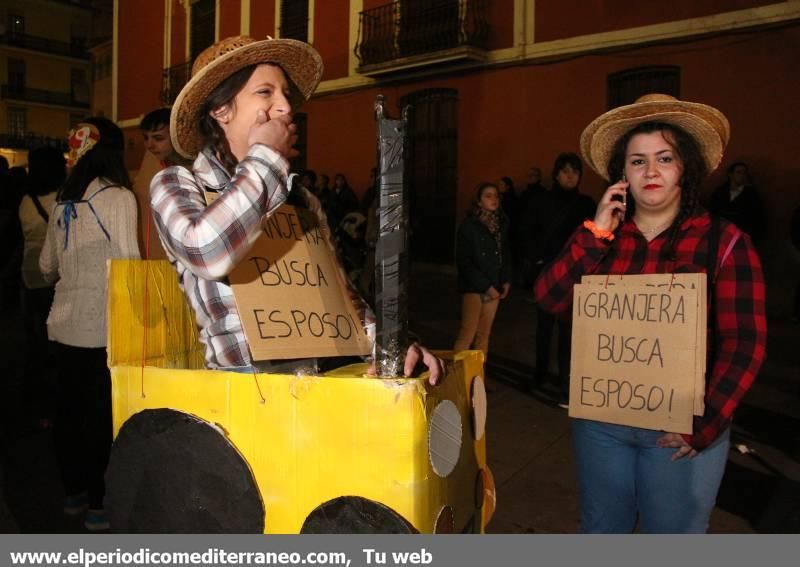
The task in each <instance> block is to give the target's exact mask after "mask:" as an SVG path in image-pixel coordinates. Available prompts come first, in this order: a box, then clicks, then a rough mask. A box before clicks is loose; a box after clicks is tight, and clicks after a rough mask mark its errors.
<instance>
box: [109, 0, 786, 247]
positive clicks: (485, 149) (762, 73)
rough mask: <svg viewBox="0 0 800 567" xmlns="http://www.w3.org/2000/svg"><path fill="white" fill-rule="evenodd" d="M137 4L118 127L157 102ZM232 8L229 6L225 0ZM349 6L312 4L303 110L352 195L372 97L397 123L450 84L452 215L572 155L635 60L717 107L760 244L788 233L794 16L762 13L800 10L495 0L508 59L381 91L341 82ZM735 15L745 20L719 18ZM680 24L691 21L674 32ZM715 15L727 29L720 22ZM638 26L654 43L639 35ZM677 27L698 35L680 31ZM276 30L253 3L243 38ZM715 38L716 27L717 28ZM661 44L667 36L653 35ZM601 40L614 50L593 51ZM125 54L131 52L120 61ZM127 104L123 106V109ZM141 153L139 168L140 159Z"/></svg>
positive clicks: (497, 54) (496, 28)
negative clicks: (313, 50)
mask: <svg viewBox="0 0 800 567" xmlns="http://www.w3.org/2000/svg"><path fill="white" fill-rule="evenodd" d="M146 1H147V3H148V5H149V3H150V2H151V1H152V2H154V5H155V6H156V8H155V9H154V10H151V11H150V12H149V13H148V15H146V16H145V15H144V14H143V12H145V11H144V10H141V9H139V10H138V12H139V14H138V15H137V14H130V17H128V16H126V19H125V20H124V21H125V26H124V28H125V29H126V30H127V31H126V32H125V34H127V35H125V34H123V33H121V34H120V57H121V63H120V77H122V73H123V71H122V69H125V73H128V74H130V75H132V76H134V77H135V78H136V79H135V82H136V83H137V85H136V86H137V87H138V88H144V87H145V86H147V88H148V89H149V93H150V94H147V96H146V97H145V96H137V97H134V96H132V95H131V94H130V93H126V92H125V89H123V88H122V80H121V82H120V97H121V98H120V109H123V108H125V112H122V111H121V112H120V118H122V119H130V118H132V117H133V116H137V115H138V114H139V113H141V112H143V111H144V106H145V104H144V103H143V102H142V101H150V99H149V98H147V97H151V98H153V99H154V100H155V98H154V97H157V93H158V88H159V84H160V83H159V81H160V73H161V69H160V65H153V64H152V61H162V60H163V56H160V55H159V54H160V52H159V49H161V48H163V46H161V47H159V37H160V35H157V34H152V38H153V41H151V42H149V45H148V46H147V51H146V56H144V57H138V56H137V57H135V58H134V57H132V56H131V54H130V52H131V48H130V47H125V46H124V45H123V44H124V43H125V42H132V41H134V40H135V38H137V37H141V35H142V33H143V32H142V30H147V29H155V30H159V29H161V28H159V25H163V20H162V23H161V24H159V23H158V19H159V18H163V2H162V1H161V0H146ZM229 1H233V0H223V1H222V2H221V4H227V3H228V2H229ZM234 3H236V2H235V1H234ZM386 3H387V1H386V0H362V2H352V4H353V5H355V6H358V5H359V4H360V5H361V9H362V10H368V9H370V8H374V7H377V6H380V5H383V4H386ZM121 4H123V5H124V4H126V3H125V2H122V3H121ZM137 4H138V3H137ZM350 5H351V2H349V1H346V0H341V1H337V2H328V1H322V0H317V1H316V2H315V3H314V6H315V13H314V15H313V23H314V26H315V27H314V30H313V37H314V44H315V47H317V48H318V49H319V50H320V52H321V53H322V56H323V60H324V61H325V65H326V73H325V76H324V81H329V83H323V85H322V87H321V89H320V91H319V92H320V93H321V94H318V95H317V96H316V97H315V98H314V99H313V100H312V101H311V102H310V103H308V104H307V106H306V107H305V109H304V111H305V112H307V114H308V151H307V163H308V164H309V166H310V167H312V168H314V169H316V170H317V171H319V172H325V173H328V174H334V173H336V172H342V173H344V174H346V175H347V177H348V179H349V180H350V182H351V185H352V186H353V187H354V189H355V190H356V191H357V192H362V191H363V190H364V188H365V187H366V183H367V179H368V174H369V170H370V168H371V167H373V165H374V159H375V157H374V156H375V123H374V119H373V114H372V107H373V103H374V99H375V96H376V95H377V94H379V93H381V94H384V95H385V96H386V99H387V106H388V108H389V110H390V113H391V114H393V115H395V116H396V115H398V114H399V109H398V108H397V104H398V101H399V100H400V98H401V97H402V96H404V95H406V94H408V93H411V92H414V91H417V90H421V89H426V88H452V89H457V91H458V97H459V135H458V164H459V165H458V187H459V196H458V201H457V202H458V205H457V208H458V211H457V213H458V217H459V218H460V217H461V216H462V215H463V213H464V211H465V209H466V207H467V206H468V202H469V199H470V198H471V195H472V189H473V188H474V187H475V185H476V184H477V183H478V182H480V181H482V180H486V179H497V178H498V177H500V176H504V175H510V176H511V177H512V178H513V179H514V180H515V182H516V183H518V184H520V183H524V176H525V172H526V171H527V169H528V168H529V167H530V166H532V165H538V166H540V167H541V168H542V169H543V170H544V171H545V173H546V176H547V177H549V170H550V167H551V164H552V162H553V160H554V158H555V157H556V155H557V154H558V153H559V152H561V151H577V149H578V137H579V135H580V132H581V131H582V129H583V128H584V127H585V126H586V125H587V124H588V122H589V121H590V120H591V119H592V118H594V117H595V116H597V115H598V114H600V113H601V112H603V111H604V110H605V109H606V101H607V93H606V83H607V77H608V75H609V74H610V73H614V72H617V71H621V70H625V69H630V68H634V67H640V66H649V65H677V66H679V67H680V69H681V85H680V87H681V95H682V98H685V99H687V100H697V101H701V102H706V103H709V104H712V105H715V106H717V107H718V108H720V109H721V110H723V112H725V113H726V114H727V115H728V117H729V118H730V120H731V123H732V127H733V136H732V139H731V144H730V147H729V149H728V152H727V154H726V156H727V157H726V163H729V162H730V161H732V160H734V159H739V158H742V159H745V160H747V161H749V162H750V163H751V168H752V171H753V175H754V177H755V179H756V181H757V183H758V185H759V186H760V188H761V189H762V192H763V193H764V194H765V197H766V200H767V205H768V210H769V215H770V221H771V222H770V230H771V232H770V235H769V237H770V239H771V241H773V242H779V241H780V242H782V240H781V239H783V238H784V237H785V235H786V232H787V228H786V225H787V223H788V215H789V214H790V212H791V211H792V210H793V208H794V207H795V206H797V205H798V202H800V191H798V188H799V187H798V182H797V181H796V180H797V179H798V175H797V173H798V171H797V168H798V166H797V165H796V159H795V158H794V156H791V155H790V154H789V151H790V150H789V148H792V147H794V145H796V142H795V141H796V140H797V139H798V135H800V131H798V121H793V120H787V119H786V117H787V116H792V115H793V114H792V113H793V112H794V106H795V101H796V100H800V84H798V83H799V82H800V79H798V77H800V73H798V71H800V69H798V61H800V57H798V55H800V53H798V52H799V51H800V48H798V46H800V23H798V22H799V21H800V19H798V18H797V16H791V17H790V18H789V19H786V18H783V19H781V18H780V17H779V18H778V19H777V20H776V19H774V18H773V19H770V18H771V17H772V16H770V17H765V16H764V14H765V13H767V12H769V13H770V14H772V15H773V16H774V14H776V13H778V14H780V13H781V11H786V12H791V10H796V7H794V8H793V6H796V3H793V2H788V3H776V2H774V1H772V2H770V1H769V0H730V1H726V2H725V3H720V2H718V1H714V0H697V1H695V2H680V3H672V4H670V5H669V6H667V5H661V4H658V3H642V2H637V3H634V2H633V1H632V0H615V2H613V3H612V2H607V1H600V0H586V1H583V0H580V1H579V0H564V1H563V2H549V1H542V0H540V1H538V2H535V1H534V0H504V1H493V2H491V3H490V6H491V8H490V18H491V26H492V33H491V37H490V47H491V49H492V50H493V51H491V53H490V61H494V62H501V63H503V65H496V66H488V67H486V68H482V69H477V70H472V71H469V72H461V73H448V72H447V71H446V70H445V71H441V72H440V73H439V74H438V75H437V76H435V78H424V79H422V78H415V77H413V76H407V77H406V78H397V77H395V78H393V80H392V81H391V82H384V83H382V84H379V86H375V85H374V84H371V81H370V80H368V79H366V78H364V77H362V76H360V75H358V74H354V75H350V76H348V59H349V54H350V52H351V50H352V45H350V41H349V38H350V30H349V29H348V26H349V22H350V16H349V13H348V10H347V8H349V6H350ZM158 6H161V8H160V9H159V8H158ZM237 8H238V6H237V7H236V8H234V9H232V10H231V12H229V13H227V12H226V11H225V10H227V8H225V9H224V10H223V12H222V13H221V14H220V29H221V33H222V30H223V29H225V30H235V28H236V25H235V21H236V17H235V16H234V14H240V12H239V10H238V9H237ZM732 10H741V12H736V13H735V14H728V13H725V14H721V15H719V14H720V13H721V12H722V11H725V12H729V11H732ZM159 14H160V15H159ZM523 14H524V16H525V17H524V18H522V15H523ZM715 14H717V16H715ZM708 16H713V17H711V18H707V17H708ZM515 18H517V20H516V21H515ZM688 18H695V19H693V20H689V21H688V22H686V23H685V25H684V24H683V23H681V25H678V26H676V25H675V23H676V21H683V20H686V19H688ZM697 18H701V19H697ZM703 18H704V19H703ZM759 18H762V19H763V20H764V22H765V23H773V24H775V26H774V27H772V28H766V27H761V28H758V27H751V28H739V29H734V28H736V27H737V26H738V25H740V24H741V23H742V22H745V23H747V22H749V23H748V25H752V24H753V22H756V23H758V22H759V21H760V20H759ZM791 18H794V19H791ZM722 20H725V22H727V23H726V24H725V25H721V24H720V21H722ZM120 21H123V20H122V18H121V19H120ZM185 22H186V21H185V12H184V8H183V7H182V5H181V3H180V2H179V1H178V0H174V3H173V10H172V21H171V28H172V33H171V35H172V38H173V45H172V51H171V55H172V59H171V61H172V62H173V64H175V63H181V62H183V61H184V60H185V39H186V38H185ZM224 22H227V23H224ZM661 24H663V25H661ZM642 26H649V27H647V28H642ZM676 27H677V28H678V32H677V33H676V32H675V28H676ZM122 28H123V26H121V28H120V29H121V30H122ZM642 29H645V30H647V34H649V35H647V34H645V35H644V36H643V35H641V33H640V32H641V30H642ZM686 29H691V30H694V31H702V32H703V33H704V34H706V35H705V36H701V37H695V38H693V39H692V38H686V37H682V36H681V34H683V33H685V31H686ZM274 30H275V2H274V1H273V0H250V33H251V35H253V36H254V37H257V38H261V37H265V36H266V35H272V34H274ZM629 30H633V31H636V30H638V31H636V33H637V34H639V35H637V36H636V38H632V37H631V31H629ZM720 30H723V32H722V33H718V32H720ZM724 30H727V31H724ZM667 32H669V33H667ZM181 34H183V35H181ZM588 34H600V35H598V36H596V39H597V43H594V40H595V36H589V39H587V35H588ZM161 35H163V34H161ZM664 37H668V38H669V41H668V42H665V41H662V40H663V38H664ZM176 38H179V39H176ZM176 42H177V43H180V45H181V46H182V47H181V48H180V49H179V48H178V46H176V45H175V43H176ZM658 42H661V43H658ZM598 45H602V46H603V47H604V48H605V47H606V46H609V47H613V51H606V52H599V51H596V49H597V47H596V46H598ZM592 50H595V51H592ZM589 51H591V53H587V52H589ZM125 52H127V53H128V55H127V56H126V58H125V59H124V61H125V66H123V57H122V55H123V53H125ZM128 80H129V81H132V79H128ZM328 85H335V86H334V87H329V86H328ZM777 85H779V86H780V88H777V87H776V86H777ZM124 97H128V99H129V100H127V101H126V102H125V103H124V104H123V100H122V99H123V98H124ZM134 99H135V100H134ZM149 104H151V102H147V105H149ZM148 108H149V106H148ZM137 136H138V133H137ZM137 147H138V146H137ZM137 151H139V150H138V149H137ZM138 158H139V160H141V154H140V155H139V156H138ZM720 179H721V175H720V174H717V175H715V176H714V178H712V179H711V180H710V182H709V187H711V186H713V185H715V184H716V183H718V182H719V181H720ZM583 188H584V190H585V191H586V192H588V193H589V194H591V195H593V196H594V197H595V198H597V197H599V196H600V194H601V193H602V190H603V184H602V182H601V180H600V178H599V177H597V176H596V175H595V174H594V173H591V172H589V173H587V174H586V177H585V179H584V183H583Z"/></svg>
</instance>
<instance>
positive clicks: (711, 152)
mask: <svg viewBox="0 0 800 567" xmlns="http://www.w3.org/2000/svg"><path fill="white" fill-rule="evenodd" d="M643 122H664V123H667V124H672V125H674V126H678V127H679V128H681V129H682V130H684V131H685V132H686V133H687V134H689V135H690V136H692V137H693V138H694V139H695V141H696V142H697V145H698V146H699V148H700V153H701V154H702V155H703V159H704V160H705V162H706V166H707V167H708V172H709V173H711V172H712V171H714V170H715V169H716V168H717V166H718V165H719V163H720V161H722V153H723V152H724V151H725V146H726V145H727V144H728V140H729V139H730V136H731V129H730V125H729V124H728V119H727V118H725V115H724V114H722V113H721V112H720V111H719V110H717V109H716V108H714V107H711V106H708V105H705V104H700V103H696V102H684V101H682V100H678V99H676V98H675V97H672V96H669V95H665V94H649V95H645V96H643V97H641V98H639V99H638V100H637V101H636V102H634V103H633V104H629V105H627V106H620V107H618V108H615V109H613V110H609V111H608V112H606V113H605V114H602V115H600V116H598V117H597V118H595V119H594V120H593V121H592V123H591V124H589V125H588V126H587V127H586V129H585V130H584V131H583V134H581V153H582V154H583V159H585V160H586V163H588V164H589V167H591V168H592V169H593V170H595V172H596V173H597V174H598V175H600V176H601V177H602V178H603V179H605V180H607V181H608V162H609V160H610V159H611V152H612V150H613V149H614V144H615V143H616V142H617V140H618V139H619V138H620V137H621V136H623V135H625V134H626V133H627V132H628V131H629V130H632V129H633V128H634V127H636V126H638V125H639V124H641V123H643Z"/></svg>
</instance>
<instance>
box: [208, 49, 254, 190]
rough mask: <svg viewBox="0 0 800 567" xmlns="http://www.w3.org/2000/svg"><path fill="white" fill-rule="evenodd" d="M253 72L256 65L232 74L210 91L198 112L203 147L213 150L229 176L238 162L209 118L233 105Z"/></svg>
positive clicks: (216, 126)
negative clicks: (219, 110)
mask: <svg viewBox="0 0 800 567" xmlns="http://www.w3.org/2000/svg"><path fill="white" fill-rule="evenodd" d="M255 70H256V65H250V66H248V67H245V68H243V69H240V70H239V71H236V72H235V73H233V74H232V75H231V76H230V77H228V78H227V79H225V80H224V81H222V82H221V83H220V84H219V85H217V87H216V88H215V89H214V90H213V91H211V94H209V95H208V97H207V98H206V100H205V101H204V102H203V104H202V105H201V106H200V110H199V111H198V116H197V120H198V121H199V122H200V133H201V134H202V135H203V143H204V145H206V146H211V147H212V148H214V150H215V151H216V152H217V155H218V156H219V158H220V161H221V162H222V165H223V167H225V169H226V170H227V171H228V173H230V174H231V175H233V172H234V170H235V169H236V164H237V163H239V160H237V159H236V156H234V155H233V152H232V151H231V147H230V144H228V139H227V138H226V137H225V132H224V131H223V130H222V127H221V126H220V125H219V124H218V123H217V121H216V119H214V117H213V116H211V113H212V112H213V111H214V110H216V109H218V108H220V107H223V106H227V105H233V99H234V98H236V95H237V94H239V91H241V90H242V89H243V88H244V86H245V85H246V84H247V81H249V80H250V77H251V76H252V74H253V72H254V71H255Z"/></svg>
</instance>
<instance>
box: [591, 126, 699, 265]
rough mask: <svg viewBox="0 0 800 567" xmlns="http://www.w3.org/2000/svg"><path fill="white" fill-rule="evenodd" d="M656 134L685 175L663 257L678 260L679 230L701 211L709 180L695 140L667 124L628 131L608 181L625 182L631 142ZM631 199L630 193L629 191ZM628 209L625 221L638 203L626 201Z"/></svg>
mask: <svg viewBox="0 0 800 567" xmlns="http://www.w3.org/2000/svg"><path fill="white" fill-rule="evenodd" d="M653 132H661V134H662V135H663V136H664V140H665V141H666V142H667V143H668V144H669V145H670V146H671V147H672V149H673V150H674V151H675V154H676V156H677V157H678V159H679V160H680V162H681V165H682V167H683V173H682V174H681V179H680V181H679V183H680V187H681V202H680V208H679V210H678V215H677V216H676V217H675V220H674V221H673V223H672V225H671V226H670V227H669V229H668V231H669V241H668V242H667V245H666V246H665V247H664V250H663V254H664V255H665V256H666V257H667V258H669V259H671V260H674V259H675V244H676V243H677V240H678V235H679V233H680V227H681V225H682V224H683V222H684V221H685V220H686V219H688V218H689V217H690V216H692V215H694V214H696V213H697V212H698V210H699V209H700V199H699V196H698V195H699V191H700V187H701V186H702V184H703V180H705V178H706V177H707V176H708V167H707V166H706V162H705V160H704V159H703V154H702V153H701V152H700V146H698V145H697V142H696V141H695V139H694V138H692V136H690V135H689V134H688V133H686V131H684V130H682V129H681V128H679V127H678V126H674V125H672V124H666V123H664V122H643V123H641V124H639V125H638V126H636V127H635V128H633V129H632V130H629V131H628V132H627V133H626V134H625V135H624V136H621V137H620V138H619V139H618V140H617V142H616V143H615V144H614V148H613V150H612V152H611V159H609V161H608V170H607V172H608V178H609V179H611V180H612V181H614V182H616V180H619V179H621V178H622V174H623V172H624V170H625V152H626V151H627V149H628V143H629V142H630V141H631V138H633V137H634V136H636V135H637V134H652V133H653ZM628 193H629V194H628V196H629V197H630V189H629V190H628ZM627 204H628V206H627V209H626V211H625V218H626V219H630V218H631V217H633V214H634V213H635V212H636V202H635V201H634V200H633V198H628V199H627Z"/></svg>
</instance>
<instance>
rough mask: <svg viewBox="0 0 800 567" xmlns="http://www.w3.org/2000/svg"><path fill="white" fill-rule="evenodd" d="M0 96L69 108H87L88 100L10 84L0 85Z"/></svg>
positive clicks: (57, 92)
mask: <svg viewBox="0 0 800 567" xmlns="http://www.w3.org/2000/svg"><path fill="white" fill-rule="evenodd" d="M0 96H2V98H4V99H7V100H17V101H23V102H36V103H38V104H47V105H51V106H67V107H70V108H89V101H88V100H81V99H77V98H76V97H75V96H74V95H73V94H72V93H64V92H59V91H47V90H44V89H31V88H27V87H18V86H12V85H2V86H0Z"/></svg>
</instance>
